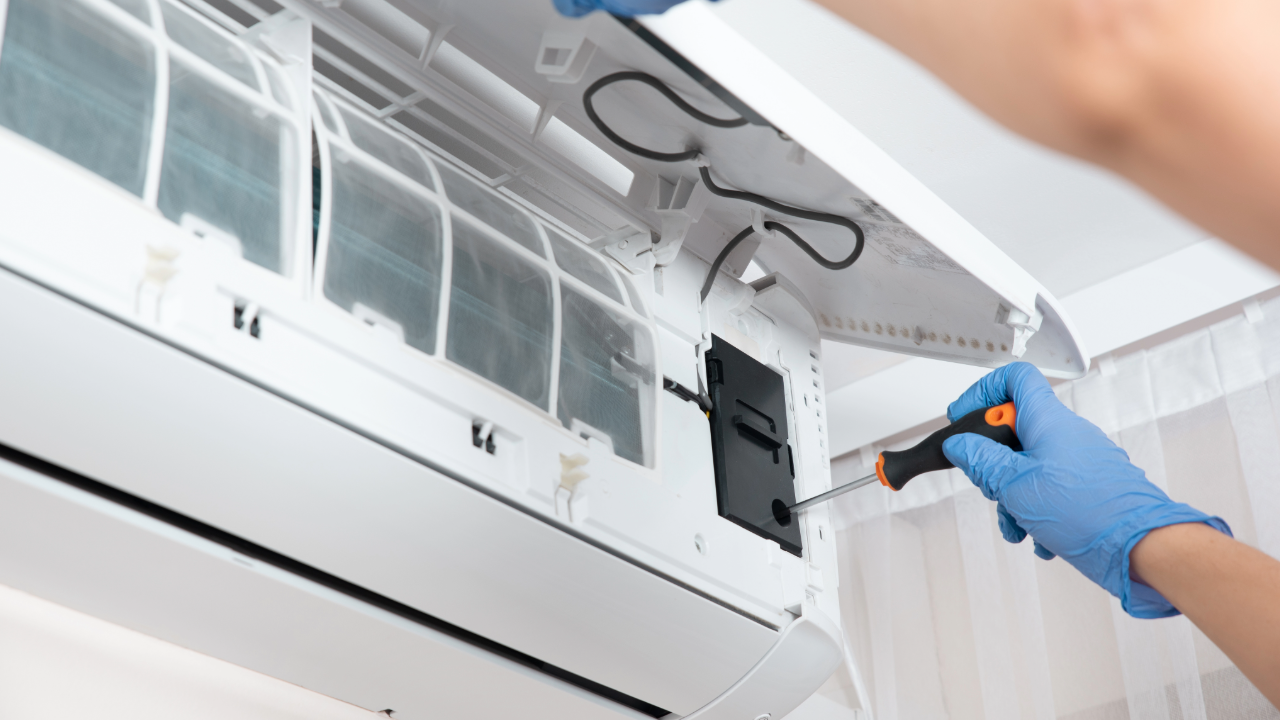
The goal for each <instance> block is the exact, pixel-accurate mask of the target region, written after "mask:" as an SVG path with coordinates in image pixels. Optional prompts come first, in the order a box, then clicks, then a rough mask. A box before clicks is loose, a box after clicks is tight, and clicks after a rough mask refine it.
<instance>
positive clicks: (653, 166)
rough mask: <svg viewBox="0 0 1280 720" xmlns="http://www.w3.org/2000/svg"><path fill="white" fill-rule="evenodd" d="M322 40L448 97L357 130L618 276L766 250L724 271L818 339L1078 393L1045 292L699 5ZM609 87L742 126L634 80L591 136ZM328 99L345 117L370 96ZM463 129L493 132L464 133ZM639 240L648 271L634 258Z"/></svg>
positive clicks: (525, 17) (494, 6) (371, 15)
mask: <svg viewBox="0 0 1280 720" xmlns="http://www.w3.org/2000/svg"><path fill="white" fill-rule="evenodd" d="M496 17H501V18H502V21H501V22H497V21H495V20H494V18H496ZM321 23H333V27H334V30H333V32H334V33H340V32H343V33H349V36H350V37H358V38H359V39H360V41H361V42H362V43H364V44H365V46H367V47H370V48H376V50H377V51H378V52H381V53H383V56H384V57H385V58H386V59H388V60H390V61H391V62H390V63H384V67H385V66H386V65H388V64H389V65H393V66H400V67H406V68H408V67H414V70H412V71H409V70H406V73H407V74H412V73H414V72H417V73H419V74H421V75H422V76H423V77H424V78H431V79H433V80H434V79H443V80H444V83H443V85H442V86H437V87H438V92H439V94H438V95H437V94H436V93H426V95H427V96H426V97H422V98H419V96H418V93H414V92H409V90H410V89H416V88H414V87H413V84H412V82H409V81H407V80H406V81H405V85H406V87H405V90H404V92H403V97H401V98H397V97H396V94H395V93H387V94H386V95H381V94H380V95H378V97H377V98H376V99H368V102H369V107H370V109H372V110H374V111H376V112H378V113H379V114H380V115H382V116H385V117H387V118H388V120H389V121H390V122H393V123H397V124H401V125H402V126H403V127H405V128H406V129H408V130H410V131H411V132H414V133H416V134H418V135H419V136H420V137H421V138H422V139H424V140H425V141H427V142H428V143H430V144H433V145H435V146H437V147H439V148H440V149H441V150H442V151H443V152H445V153H447V154H450V155H454V156H456V157H459V158H464V159H466V161H467V162H468V164H470V165H471V166H472V167H474V168H476V169H477V170H478V171H479V172H481V173H482V174H483V175H485V176H486V177H488V178H490V180H491V182H493V183H494V184H497V185H501V186H503V187H504V188H505V189H506V190H507V191H508V192H510V193H512V194H513V195H516V196H519V197H521V198H523V199H525V200H527V201H529V202H530V203H533V204H535V205H538V206H539V207H541V208H543V209H544V210H546V211H547V212H549V213H551V214H553V215H555V216H556V217H557V218H558V219H560V220H561V221H563V222H565V223H567V224H569V225H570V226H571V227H573V228H574V229H575V230H577V231H579V232H581V233H583V234H584V235H586V236H587V237H589V238H595V239H597V240H598V242H599V246H600V247H602V248H605V249H606V250H607V251H609V252H611V253H612V254H615V255H616V256H617V257H619V258H620V259H624V260H626V261H627V262H628V265H629V266H631V267H633V268H637V269H640V270H643V269H644V268H646V267H652V265H653V264H657V265H659V266H662V265H665V264H667V263H668V262H670V259H671V257H673V256H674V254H675V248H676V247H679V246H683V247H685V248H688V249H689V250H691V251H692V252H694V253H695V254H697V255H698V256H700V257H701V258H702V259H704V260H706V261H708V262H711V261H712V260H714V259H715V258H716V256H717V255H718V254H719V253H720V252H721V251H722V250H723V249H724V248H725V247H726V244H727V243H728V242H729V240H730V239H731V238H733V237H734V236H736V235H737V234H738V233H739V232H740V231H743V230H744V229H745V228H748V227H752V226H755V227H756V228H757V229H758V230H760V231H763V232H756V233H754V234H753V236H752V237H751V238H749V239H748V240H747V241H746V242H745V243H743V245H742V246H741V247H739V248H738V250H737V251H735V252H733V253H731V254H730V256H729V257H728V258H727V259H726V261H725V263H724V265H723V267H722V270H723V271H724V272H726V273H728V274H730V275H732V276H735V277H736V276H740V275H741V274H742V273H743V271H745V269H746V268H747V265H748V264H749V262H750V261H751V260H752V259H753V258H754V259H755V260H756V263H757V265H759V266H761V267H762V268H763V269H765V270H766V272H781V273H782V274H784V275H785V276H787V277H788V278H790V279H791V280H793V281H794V282H796V283H797V284H798V285H799V286H801V287H803V288H804V291H805V294H806V296H807V299H808V301H809V302H810V304H811V305H812V307H813V308H814V310H815V311H816V313H817V314H818V316H817V320H818V322H819V326H820V330H821V332H822V335H823V337H825V338H828V339H832V340H836V341H840V342H850V343H856V344H862V345H868V346H873V347H880V348H884V349H889V350H894V351H897V352H903V353H908V354H915V355H923V356H927V357H936V358H942V359H948V360H954V361H957V362H964V363H970V364H976V365H983V366H990V367H995V366H999V365H1002V364H1005V363H1007V362H1010V361H1012V360H1014V359H1017V358H1021V359H1025V360H1029V361H1031V362H1034V363H1036V364H1037V365H1039V366H1040V367H1041V368H1042V369H1043V370H1044V371H1045V372H1047V373H1049V374H1051V375H1064V376H1072V375H1078V374H1080V373H1082V372H1083V371H1084V364H1085V355H1084V353H1083V351H1082V349H1081V348H1080V347H1079V346H1078V344H1077V342H1076V340H1075V339H1074V337H1073V335H1072V331H1071V329H1070V326H1069V322H1068V321H1067V320H1066V319H1065V318H1064V317H1063V316H1062V314H1061V311H1060V310H1059V309H1058V308H1057V305H1056V301H1055V300H1054V299H1053V298H1052V297H1051V296H1050V295H1049V294H1048V293H1047V292H1046V291H1045V290H1044V288H1043V287H1041V286H1040V285H1039V284H1038V283H1037V282H1036V281H1035V280H1034V279H1032V278H1031V277H1029V276H1028V275H1027V274H1026V273H1025V272H1024V271H1023V270H1021V268H1019V267H1018V266H1017V265H1016V264H1015V263H1013V262H1012V261H1011V260H1009V258H1008V257H1006V256H1005V255H1004V254H1003V253H1001V252H1000V251H999V250H997V249H996V248H995V247H994V246H992V245H991V244H990V242H988V241H987V240H986V239H985V238H984V237H982V235H981V234H979V233H978V232H977V231H976V230H975V229H974V228H973V227H972V226H970V225H969V224H968V223H967V222H965V221H964V220H963V219H962V218H961V217H959V216H958V215H957V214H956V213H955V212H954V211H952V210H951V209H950V208H949V207H947V206H946V205H945V204H944V203H942V202H941V201H940V200H938V198H936V197H935V196H934V195H933V194H932V193H930V192H929V191H928V190H927V189H926V188H924V187H923V186H922V185H920V183H919V182H917V181H916V180H915V179H914V178H912V177H910V176H909V175H908V174H907V173H906V172H905V171H903V170H902V168H901V167H899V166H898V165H897V164H896V163H894V162H893V161H892V160H891V159H889V158H888V157H887V156H885V155H884V153H883V152H881V151H880V150H879V149H878V148H876V147H875V146H874V145H872V144H871V143H870V142H869V141H867V140H866V139H865V138H864V137H862V135H861V134H859V133H858V131H857V130H856V129H855V128H853V127H851V126H849V125H848V123H846V122H845V121H843V120H842V119H841V118H839V117H838V116H836V115H835V113H834V112H833V111H832V110H831V109H830V108H828V107H826V106H825V105H823V104H822V103H821V102H820V101H818V100H817V99H816V98H815V97H813V96H812V95H811V94H809V93H807V92H806V91H804V90H803V88H800V87H799V86H798V84H797V83H795V82H794V81H793V80H791V79H790V78H789V77H787V76H786V75H785V74H784V73H782V72H781V71H780V70H779V69H778V68H777V67H776V66H773V65H772V64H771V63H769V62H768V61H767V60H766V59H764V58H763V57H762V56H761V55H760V53H759V52H758V51H757V50H755V49H754V48H752V47H750V46H749V45H747V44H746V43H745V42H744V41H743V40H742V39H741V38H740V37H738V36H736V35H735V34H734V33H733V32H732V31H730V30H729V29H728V28H727V27H725V26H724V25H723V24H722V23H721V22H720V21H719V20H718V19H717V18H716V17H715V16H714V15H712V14H711V13H709V12H708V11H707V10H706V8H705V7H702V6H701V5H700V4H699V3H697V2H691V3H686V4H685V5H683V6H681V7H679V8H677V9H675V10H673V11H670V12H668V13H667V14H665V15H663V16H659V17H645V18H641V19H639V20H635V21H632V20H621V19H617V18H612V17H609V16H607V15H602V14H599V13H597V14H595V15H592V16H589V17H588V18H586V19H582V20H575V21H571V20H567V19H564V18H560V17H558V16H557V15H556V14H555V13H554V11H553V10H552V8H551V6H550V3H538V2H532V3H531V2H518V1H516V0H495V1H493V2H485V3H463V4H452V3H437V2H431V1H430V0H389V2H385V3H384V2H381V0H349V1H348V2H346V3H344V4H343V6H342V9H341V11H338V12H329V13H324V14H323V18H322V19H321ZM442 36H443V37H442ZM322 45H323V43H322ZM462 57H465V58H467V60H463V59H461V58H462ZM411 58H412V59H411ZM424 63H425V70H421V69H419V68H421V67H422V66H423V64H424ZM619 72H637V73H642V74H644V75H646V76H648V77H650V78H652V79H653V80H655V81H656V82H657V83H660V84H661V85H664V86H666V87H668V88H670V89H671V90H672V91H674V92H675V93H676V94H677V95H678V96H679V97H680V98H683V99H684V100H686V101H687V102H688V103H690V104H691V105H692V107H693V109H694V111H695V112H702V113H705V115H707V116H710V118H712V119H722V120H724V119H733V118H736V117H739V116H741V117H742V118H744V119H745V122H744V123H740V124H735V125H734V126H733V127H717V126H716V125H715V124H709V123H708V122H704V121H703V120H702V119H698V118H696V117H694V116H692V115H691V114H690V113H689V112H687V111H685V110H682V109H680V108H679V107H678V106H677V105H676V104H674V103H673V102H672V101H671V100H670V99H669V98H666V97H663V96H662V95H661V94H660V93H659V90H658V89H655V87H654V86H653V85H651V84H646V83H645V82H642V81H636V80H629V81H621V82H616V83H614V84H610V85H608V86H607V87H604V88H603V89H600V90H599V91H598V92H597V93H595V94H594V95H593V100H592V102H593V107H594V108H595V110H596V112H597V114H598V117H599V120H600V123H601V125H603V127H601V125H597V124H596V123H594V122H593V121H592V119H591V118H590V117H589V116H588V114H587V112H586V109H585V107H584V100H583V96H584V94H585V93H586V92H587V90H588V89H589V88H590V87H591V86H592V85H593V84H594V83H596V82H597V81H599V80H601V79H602V78H607V77H610V76H613V75H615V74H616V73H619ZM321 74H322V75H325V71H324V70H323V69H321ZM332 77H334V78H336V79H335V80H334V82H335V84H341V85H343V87H344V88H345V90H346V91H347V92H350V93H351V94H352V96H353V97H362V98H367V96H368V95H369V93H370V92H375V91H371V90H369V87H370V85H371V84H370V83H361V82H351V81H350V77H342V78H339V77H337V76H336V75H334V76H332ZM377 92H380V91H377ZM477 117H483V118H485V119H486V120H487V122H481V123H478V124H472V123H471V122H470V121H471V120H472V119H473V118H477ZM605 129H607V130H609V131H611V132H613V133H614V134H615V135H616V138H615V139H617V138H621V139H622V140H623V141H625V142H626V143H630V144H633V145H635V146H637V147H639V148H642V149H647V150H651V151H654V152H658V153H679V152H681V151H685V150H689V149H693V150H698V151H700V153H701V155H700V158H699V159H697V160H682V161H676V162H664V161H658V160H653V159H650V158H647V157H644V156H642V155H640V154H637V153H635V152H630V151H628V149H626V148H625V147H624V146H622V145H619V144H618V143H617V142H615V139H611V138H610V137H609V136H607V135H606V134H605V132H604V130H605ZM704 166H705V167H704ZM704 170H705V172H706V173H707V174H708V177H709V178H710V179H711V181H712V182H713V183H714V184H715V185H716V186H717V187H720V188H723V189H725V190H730V191H746V192H749V193H753V194H757V195H760V196H762V197H764V198H766V199H768V200H772V201H775V202H777V203H782V204H784V205H787V206H791V207H793V208H797V209H800V210H803V211H811V212H819V213H824V214H828V215H832V216H836V217H839V218H842V219H843V220H845V221H847V222H848V223H853V224H856V225H857V227H858V228H859V231H860V232H861V234H862V235H863V237H864V243H863V250H862V252H861V254H860V255H859V256H858V257H857V259H856V261H855V262H853V264H852V265H851V266H849V267H847V268H844V269H838V270H837V269H829V268H827V267H823V266H822V265H820V264H819V263H818V262H815V260H814V259H813V258H812V257H811V255H810V254H809V253H807V252H805V251H804V250H802V248H801V247H799V246H798V245H797V244H796V243H795V242H794V241H793V240H792V239H790V238H789V237H788V236H787V234H786V233H784V232H782V231H779V230H773V229H770V227H771V226H770V225H769V224H768V223H781V224H783V225H785V226H786V228H787V229H788V230H790V231H791V232H792V233H793V234H795V235H796V236H798V237H799V238H800V239H801V240H802V241H804V242H805V243H807V244H808V245H810V246H811V248H812V250H813V251H814V253H815V254H817V255H819V256H821V257H822V258H825V260H827V261H830V263H835V261H840V260H844V259H846V258H849V257H850V256H851V255H852V254H853V251H854V250H855V248H856V247H857V234H856V233H855V232H854V231H853V230H851V229H850V228H849V227H848V225H847V224H846V225H843V226H842V225H837V224H832V223H830V222H821V221H815V220H813V219H807V218H805V217H797V216H796V215H794V214H789V213H787V212H780V211H777V210H775V209H770V208H768V207H761V206H760V205H758V204H756V203H753V202H748V201H746V200H742V199H738V198H731V197H721V196H719V195H716V194H715V193H712V192H709V186H708V185H707V184H706V183H705V182H704V181H703V177H702V175H703V172H704ZM645 237H648V238H649V239H651V240H653V241H654V243H655V245H654V247H653V248H652V251H651V252H646V251H645V248H637V242H639V243H641V244H642V245H643V243H644V240H643V238H645ZM673 246H675V247H673ZM650 254H651V255H653V257H652V258H646V257H643V256H645V255H650ZM646 263H647V265H646ZM1024 344H1025V347H1023V345H1024Z"/></svg>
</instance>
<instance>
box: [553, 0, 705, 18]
mask: <svg viewBox="0 0 1280 720" xmlns="http://www.w3.org/2000/svg"><path fill="white" fill-rule="evenodd" d="M554 1H555V5H556V10H559V11H560V14H561V15H568V16H569V17H581V16H583V15H586V14H587V13H589V12H593V11H595V10H604V11H605V12H607V13H612V14H614V15H623V16H625V17H631V16H632V15H657V14H660V13H664V12H666V11H667V10H669V9H671V8H672V6H675V5H679V4H680V3H682V2H684V0H554Z"/></svg>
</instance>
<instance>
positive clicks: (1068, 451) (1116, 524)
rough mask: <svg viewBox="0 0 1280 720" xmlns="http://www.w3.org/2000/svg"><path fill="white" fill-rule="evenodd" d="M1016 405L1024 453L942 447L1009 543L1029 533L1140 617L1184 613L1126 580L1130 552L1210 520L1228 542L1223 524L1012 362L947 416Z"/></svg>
mask: <svg viewBox="0 0 1280 720" xmlns="http://www.w3.org/2000/svg"><path fill="white" fill-rule="evenodd" d="M1010 400H1012V401H1013V403H1014V406H1015V407H1016V408H1017V428H1016V431H1017V434H1018V439H1019V441H1020V442H1021V443H1022V447H1023V452H1020V453H1016V452H1014V451H1012V450H1010V449H1009V448H1007V447H1005V446H1003V445H1000V444H998V443H995V442H993V441H991V440H988V439H986V438H984V437H981V436H978V435H971V434H966V435H957V436H955V437H952V438H949V439H948V440H947V441H946V442H945V443H943V446H942V450H943V452H944V453H945V454H946V456H947V459H949V460H950V461H951V462H953V463H955V465H956V467H958V468H960V469H961V470H962V471H964V473H965V474H966V475H967V476H969V479H970V480H972V481H973V483H974V484H975V485H977V486H978V488H979V489H980V490H982V494H983V495H985V496H986V497H987V499H989V500H995V501H997V502H998V503H999V505H998V506H997V511H998V515H999V522H1000V532H1001V534H1003V535H1004V538H1005V539H1006V540H1008V541H1009V542H1015V543H1016V542H1021V541H1022V540H1023V538H1025V537H1026V535H1027V534H1028V533H1030V534H1031V536H1032V538H1034V540H1035V545H1036V554H1037V555H1039V556H1040V557H1042V558H1046V559H1049V558H1052V557H1053V556H1054V555H1055V554H1056V555H1058V556H1060V557H1061V558H1062V559H1063V560H1066V561H1067V562H1069V563H1071V564H1072V565H1073V566H1075V568H1076V569H1078V570H1079V571H1080V572H1082V573H1084V575H1085V576H1086V577H1088V578H1089V579H1090V580H1092V581H1094V582H1095V583H1097V584H1099V585H1101V586H1102V587H1103V588H1104V589H1105V590H1107V591H1108V592H1110V593H1111V594H1112V595H1115V596H1116V597H1118V598H1120V602H1121V604H1122V606H1123V607H1124V609H1125V611H1126V612H1128V613H1129V614H1130V615H1133V616H1134V617H1143V618H1151V617H1167V616H1170V615H1176V614H1177V613H1178V611H1177V609H1175V608H1174V607H1173V606H1172V605H1171V604H1170V603H1169V602H1168V601H1167V600H1165V599H1164V597H1163V596H1161V595H1160V593H1158V592H1156V591H1155V590H1153V589H1152V588H1149V587H1147V586H1145V585H1142V584H1140V583H1133V582H1131V581H1130V578H1129V552H1130V551H1131V550H1133V546H1134V545H1136V544H1138V541H1139V540H1141V539H1142V538H1144V537H1146V535H1147V533H1149V532H1151V531H1152V530H1154V529H1156V528H1159V527H1164V526H1166V525H1174V524H1177V523H1186V522H1203V523H1206V524H1208V525H1210V526H1212V527H1214V528H1216V529H1218V530H1220V531H1222V532H1224V533H1227V534H1228V535H1230V534H1231V529H1230V528H1229V527H1227V524H1226V523H1225V522H1223V521H1222V519H1221V518H1217V517H1212V516H1209V515H1206V514H1205V513H1202V512H1200V511H1199V510H1196V509H1195V508H1192V507H1190V506H1188V505H1184V504H1182V503H1176V502H1174V501H1173V500H1170V499H1169V496H1168V495H1166V494H1165V493H1164V491H1162V490H1161V489H1160V488H1158V487H1156V486H1155V485H1153V484H1152V483H1151V481H1149V480H1147V477H1146V475H1145V474H1144V473H1143V472H1142V470H1141V469H1139V468H1137V467H1135V466H1134V465H1133V463H1131V462H1129V456H1128V455H1127V454H1126V453H1125V451H1124V450H1122V449H1120V448H1119V447H1117V446H1116V444H1115V443H1113V442H1111V441H1110V440H1109V439H1108V438H1107V436H1106V435H1105V434H1103V432H1102V430H1100V429H1099V428H1098V427H1097V426H1096V425H1094V424H1093V423H1091V422H1089V421H1088V420H1085V419H1084V418H1082V417H1080V416H1078V415H1076V414H1075V413H1073V412H1071V411H1070V410H1068V409H1067V407H1066V406H1065V405H1063V404H1062V402H1061V401H1059V400H1058V397H1057V396H1056V395H1054V393H1053V390H1052V389H1051V388H1050V387H1049V383H1048V381H1046V380H1045V379H1044V376H1043V375H1041V374H1040V371H1039V370H1037V369H1036V368H1035V367H1034V366H1032V365H1028V364H1027V363H1013V364H1011V365H1008V366H1005V367H1003V368H1000V369H998V370H996V371H994V372H992V373H991V374H989V375H987V376H986V377H984V378H983V379H982V380H979V381H978V382H977V383H975V384H974V385H973V387H971V388H969V389H968V390H967V391H965V393H964V395H962V396H961V397H960V399H959V400H957V401H956V402H954V403H952V404H951V407H949V408H948V409H947V416H948V418H950V419H952V420H955V419H956V418H959V417H963V416H964V415H965V414H967V413H969V412H971V411H973V410H977V409H979V408H984V407H989V406H992V405H1000V404H1003V403H1006V402H1009V401H1010Z"/></svg>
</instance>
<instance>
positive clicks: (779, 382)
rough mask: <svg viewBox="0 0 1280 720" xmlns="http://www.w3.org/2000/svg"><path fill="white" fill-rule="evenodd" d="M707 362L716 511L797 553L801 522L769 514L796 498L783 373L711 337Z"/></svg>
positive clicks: (799, 544)
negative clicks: (779, 519) (716, 500)
mask: <svg viewBox="0 0 1280 720" xmlns="http://www.w3.org/2000/svg"><path fill="white" fill-rule="evenodd" d="M706 361H707V382H708V384H709V385H710V395H711V405H712V410H711V449H712V454H713V457H714V459H715V470H716V496H717V499H718V501H719V511H720V516H721V517H724V518H727V519H729V520H731V521H733V522H734V523H737V524H738V525H741V526H742V527H744V528H746V529H747V530H750V531H751V532H753V533H755V534H757V535H759V536H761V537H764V538H768V539H769V540H773V541H775V542H777V543H778V545H779V546H781V547H782V549H783V550H786V551H787V552H789V553H792V554H793V555H797V556H798V555H800V554H801V551H802V550H803V547H802V545H801V540H800V528H799V525H798V523H796V522H795V521H794V520H793V519H791V517H790V516H789V515H784V516H783V517H784V520H785V521H786V525H782V524H780V523H779V521H778V519H776V518H775V513H774V506H775V504H776V503H779V502H780V503H783V504H784V506H789V505H792V504H794V503H795V502H796V491H795V470H794V465H795V463H794V460H793V458H792V455H791V445H790V443H789V442H788V438H789V434H790V428H789V426H788V424H787V400H786V390H785V388H784V383H783V377H782V375H780V374H779V373H778V372H777V371H776V370H774V369H772V368H770V367H769V366H767V365H764V364H763V363H760V362H758V361H757V360H756V359H755V358H753V357H751V356H750V355H747V354H746V353H744V352H742V351H741V350H739V349H738V348H736V347H734V346H733V345H730V344H729V343H727V342H725V341H724V340H723V339H722V338H720V337H717V336H715V335H712V336H711V349H710V350H708V351H707V355H706Z"/></svg>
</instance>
